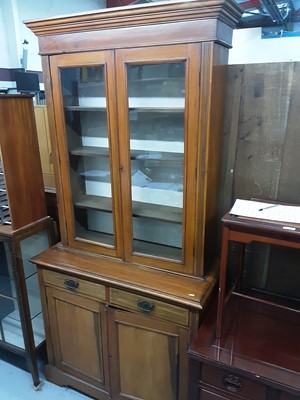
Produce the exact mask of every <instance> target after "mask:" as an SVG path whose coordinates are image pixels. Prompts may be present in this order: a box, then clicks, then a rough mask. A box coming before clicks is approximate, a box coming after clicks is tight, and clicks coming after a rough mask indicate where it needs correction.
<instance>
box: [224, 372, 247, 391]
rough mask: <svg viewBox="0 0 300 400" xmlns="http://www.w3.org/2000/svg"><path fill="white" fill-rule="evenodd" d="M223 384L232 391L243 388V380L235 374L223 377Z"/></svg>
mask: <svg viewBox="0 0 300 400" xmlns="http://www.w3.org/2000/svg"><path fill="white" fill-rule="evenodd" d="M223 384H224V386H225V388H226V389H227V390H230V391H231V392H237V391H238V390H241V389H242V387H243V383H242V380H241V379H240V378H239V377H238V376H235V375H226V376H224V378H223Z"/></svg>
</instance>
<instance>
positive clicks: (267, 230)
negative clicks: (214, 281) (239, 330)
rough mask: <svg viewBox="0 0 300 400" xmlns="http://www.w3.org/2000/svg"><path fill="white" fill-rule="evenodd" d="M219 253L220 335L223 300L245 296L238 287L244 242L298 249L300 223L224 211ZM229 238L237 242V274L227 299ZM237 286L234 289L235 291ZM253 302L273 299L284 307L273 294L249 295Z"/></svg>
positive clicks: (219, 332) (275, 303) (217, 326)
mask: <svg viewBox="0 0 300 400" xmlns="http://www.w3.org/2000/svg"><path fill="white" fill-rule="evenodd" d="M222 227H223V230H222V253H221V262H220V280H219V300H218V312H217V323H216V335H217V337H221V336H222V322H223V311H224V306H225V303H226V301H227V300H228V298H229V297H230V296H231V295H239V296H245V295H244V294H243V293H241V291H240V290H239V288H240V286H241V279H242V272H243V264H244V263H243V261H244V254H245V245H246V244H249V243H251V242H260V243H267V244H272V245H277V246H284V247H290V248H294V249H300V224H294V223H293V224H291V223H285V222H280V221H278V222H277V221H271V220H267V219H255V218H246V217H241V216H236V215H230V214H229V213H227V214H226V215H225V216H224V217H223V218H222ZM231 241H234V242H236V243H237V244H238V245H239V266H238V270H239V273H238V275H237V279H236V280H235V282H234V284H233V285H232V287H231V288H230V290H229V292H228V296H227V299H226V289H227V285H226V278H227V264H228V249H229V243H230V242H231ZM236 289H237V290H236ZM252 299H253V300H255V301H264V302H268V301H273V305H274V306H275V305H276V306H277V307H285V306H284V305H281V304H280V300H279V299H278V298H277V300H276V297H275V296H274V297H272V299H271V298H270V299H269V300H268V298H266V296H264V297H263V298H261V297H258V296H252Z"/></svg>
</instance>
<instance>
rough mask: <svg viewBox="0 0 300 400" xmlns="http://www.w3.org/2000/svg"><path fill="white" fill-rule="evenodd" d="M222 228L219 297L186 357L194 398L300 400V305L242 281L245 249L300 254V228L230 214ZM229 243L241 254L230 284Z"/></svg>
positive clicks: (210, 399) (223, 221)
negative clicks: (264, 247) (263, 246)
mask: <svg viewBox="0 0 300 400" xmlns="http://www.w3.org/2000/svg"><path fill="white" fill-rule="evenodd" d="M222 226H223V239H222V253H221V263H220V268H221V271H220V282H219V293H218V297H217V299H216V301H215V303H214V304H213V306H212V308H211V310H210V312H209V313H208V315H207V317H206V319H205V321H204V323H203V324H202V325H201V327H200V329H199V331H198V334H197V336H196V338H195V339H194V340H193V343H192V345H191V346H190V349H189V351H188V353H189V355H190V356H191V359H192V361H191V365H192V367H191V375H190V376H191V382H190V398H191V399H196V398H199V400H200V399H201V400H203V399H204V400H212V399H253V400H259V399H281V400H282V399H295V400H296V399H297V398H299V396H300V366H299V354H300V345H299V334H300V323H299V315H300V310H299V304H297V303H296V302H295V301H289V300H288V299H287V298H286V299H285V300H284V301H283V299H282V298H280V297H279V296H277V297H276V296H275V295H272V296H271V295H270V294H269V293H268V294H266V293H263V292H260V293H259V292H258V291H255V290H254V291H253V290H252V291H249V290H247V291H245V288H244V287H243V284H242V275H243V266H244V254H245V249H246V244H249V243H252V242H260V243H267V244H272V245H277V246H284V247H290V248H296V249H299V248H300V240H299V239H300V225H299V224H291V223H284V222H277V221H270V220H267V219H255V218H248V217H247V218H246V217H241V216H236V215H230V214H229V213H228V214H226V215H225V216H224V217H223V218H222ZM231 242H234V243H235V244H236V245H237V246H238V248H239V252H238V265H237V274H236V277H235V279H232V278H231V280H232V281H233V283H231V282H230V284H229V280H228V274H227V269H228V268H227V265H228V264H229V258H228V254H229V244H230V243H231ZM233 275H234V274H233ZM298 303H299V302H298Z"/></svg>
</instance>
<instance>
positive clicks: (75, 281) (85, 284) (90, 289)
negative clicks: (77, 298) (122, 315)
mask: <svg viewBox="0 0 300 400" xmlns="http://www.w3.org/2000/svg"><path fill="white" fill-rule="evenodd" d="M43 277H44V282H45V284H49V285H53V286H57V287H59V288H61V289H68V290H69V291H70V292H74V293H79V294H84V295H86V296H89V297H93V298H95V299H99V300H105V298H106V296H105V286H104V285H101V284H99V283H94V282H90V281H86V280H84V279H80V278H76V277H74V276H71V275H67V274H58V273H57V272H52V271H47V270H44V271H43ZM68 285H69V287H68Z"/></svg>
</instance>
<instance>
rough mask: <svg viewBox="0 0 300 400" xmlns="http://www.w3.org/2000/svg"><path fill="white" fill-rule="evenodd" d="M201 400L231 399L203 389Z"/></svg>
mask: <svg viewBox="0 0 300 400" xmlns="http://www.w3.org/2000/svg"><path fill="white" fill-rule="evenodd" d="M199 400H230V399H229V398H228V397H223V396H220V395H218V394H216V393H212V392H209V391H208V390H205V389H201V390H200V395H199Z"/></svg>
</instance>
